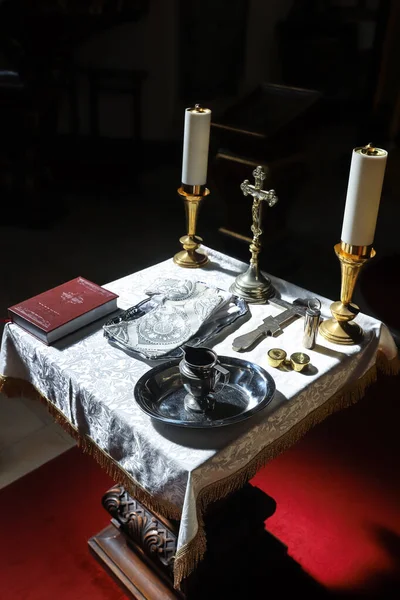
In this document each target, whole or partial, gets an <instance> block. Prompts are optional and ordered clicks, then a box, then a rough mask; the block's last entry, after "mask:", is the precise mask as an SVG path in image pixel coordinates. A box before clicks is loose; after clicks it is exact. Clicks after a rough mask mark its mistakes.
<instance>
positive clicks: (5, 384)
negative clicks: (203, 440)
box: [0, 375, 181, 521]
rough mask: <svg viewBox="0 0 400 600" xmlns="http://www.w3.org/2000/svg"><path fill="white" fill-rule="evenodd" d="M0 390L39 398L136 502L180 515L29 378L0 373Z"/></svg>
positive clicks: (170, 515) (169, 514) (172, 515)
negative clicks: (139, 480)
mask: <svg viewBox="0 0 400 600" xmlns="http://www.w3.org/2000/svg"><path fill="white" fill-rule="evenodd" d="M1 392H2V393H3V394H5V396H7V397H9V398H16V397H20V396H23V397H24V398H30V399H32V400H40V401H41V402H42V403H43V404H44V405H45V406H46V408H47V410H48V411H49V413H50V414H51V416H52V417H53V419H54V420H55V421H56V422H57V423H58V424H59V425H61V427H62V428H63V429H64V431H66V432H67V433H68V434H69V435H70V436H71V437H72V438H73V439H74V440H75V441H76V442H77V445H78V447H79V448H80V449H81V450H82V451H83V452H85V453H87V454H89V455H90V456H92V457H93V458H94V459H95V460H96V462H97V463H98V464H99V465H100V467H101V468H102V469H104V470H105V471H106V473H107V475H109V476H110V477H111V479H112V480H113V481H115V482H118V483H120V484H122V485H123V486H124V487H125V489H126V490H127V492H128V493H129V494H130V495H131V496H133V497H135V498H136V499H137V500H139V502H143V504H145V506H147V507H148V508H149V509H150V510H152V511H153V512H155V513H159V514H161V515H163V516H164V517H166V518H168V519H174V520H177V521H178V520H179V519H180V518H181V511H180V510H179V509H178V508H177V507H176V506H174V505H173V504H172V503H170V502H168V501H167V500H162V499H159V498H155V497H154V496H152V495H151V494H149V492H147V491H146V490H145V489H143V488H142V487H141V486H140V484H139V483H137V482H135V481H134V480H133V478H132V476H131V475H129V474H128V473H127V472H126V471H125V469H123V468H122V467H121V466H120V465H119V464H118V463H117V462H116V461H115V460H114V459H113V458H112V457H111V456H110V455H109V454H108V453H107V452H105V451H104V450H102V449H101V448H100V447H99V446H98V445H97V444H96V442H94V441H93V440H92V439H91V438H89V437H88V436H87V435H85V434H82V433H80V432H79V430H78V429H77V428H76V427H74V425H72V423H70V421H68V419H67V418H66V417H65V416H64V415H63V413H62V412H61V411H60V410H59V409H58V408H57V407H56V406H55V405H54V404H53V403H52V402H50V400H47V398H46V397H45V396H43V395H42V394H41V393H40V392H39V391H38V390H37V389H36V388H35V387H34V385H33V384H31V383H30V382H29V381H25V380H24V379H17V378H14V377H5V376H4V375H0V393H1Z"/></svg>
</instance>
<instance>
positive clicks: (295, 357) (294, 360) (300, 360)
mask: <svg viewBox="0 0 400 600" xmlns="http://www.w3.org/2000/svg"><path fill="white" fill-rule="evenodd" d="M290 364H291V365H292V368H293V370H294V371H297V372H298V373H301V372H302V371H303V370H304V369H305V368H306V367H307V366H308V365H309V364H310V357H309V356H308V354H304V352H295V353H294V354H292V355H291V356H290Z"/></svg>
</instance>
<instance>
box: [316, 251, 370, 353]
mask: <svg viewBox="0 0 400 600" xmlns="http://www.w3.org/2000/svg"><path fill="white" fill-rule="evenodd" d="M335 253H336V256H337V257H338V259H339V261H340V267H341V281H342V283H341V289H340V301H337V302H333V303H332V304H331V307H330V308H331V313H332V318H331V319H327V320H325V321H323V322H322V323H321V325H320V328H319V331H320V333H321V335H322V336H323V337H324V338H325V339H326V340H328V341H329V342H333V343H334V344H357V343H358V342H360V341H361V339H362V337H363V330H362V329H361V327H360V326H359V325H358V324H357V323H353V322H352V321H353V319H355V317H356V316H357V315H358V313H359V312H360V309H359V307H358V306H357V305H356V304H354V303H353V302H352V298H353V293H354V289H355V286H356V283H357V279H358V276H359V274H360V271H361V269H362V268H363V266H364V265H365V263H366V262H367V261H368V260H369V259H370V258H373V257H374V256H375V250H374V249H373V248H372V246H351V245H349V244H346V243H344V242H341V243H340V244H336V246H335Z"/></svg>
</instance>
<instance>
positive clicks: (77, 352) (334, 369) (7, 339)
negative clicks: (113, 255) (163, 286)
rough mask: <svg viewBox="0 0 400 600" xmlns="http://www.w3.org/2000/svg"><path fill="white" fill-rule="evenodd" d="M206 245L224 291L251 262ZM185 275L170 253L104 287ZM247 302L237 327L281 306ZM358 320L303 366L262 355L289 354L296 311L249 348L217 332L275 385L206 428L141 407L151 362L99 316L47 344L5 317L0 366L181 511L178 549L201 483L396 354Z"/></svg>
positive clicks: (380, 330)
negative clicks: (180, 424)
mask: <svg viewBox="0 0 400 600" xmlns="http://www.w3.org/2000/svg"><path fill="white" fill-rule="evenodd" d="M206 250H207V249H206ZM207 251H208V254H209V257H210V262H209V264H208V265H207V266H206V267H205V268H203V269H202V271H201V278H202V280H203V281H204V282H205V283H207V284H208V285H211V286H216V287H219V288H221V289H225V290H229V286H230V285H231V283H232V282H233V280H234V278H235V277H236V276H237V275H238V274H239V273H241V272H242V271H243V270H245V269H246V268H247V265H245V264H244V263H242V262H240V261H237V260H234V259H232V258H229V257H227V256H225V255H223V254H220V253H218V252H215V251H213V250H210V249H208V250H207ZM183 274H184V278H185V279H190V280H191V281H197V279H198V278H199V271H197V272H193V273H191V272H188V271H187V270H186V271H183V269H181V268H180V267H178V266H177V265H175V264H174V262H173V261H172V259H170V260H167V261H165V262H162V263H160V264H157V265H155V266H152V267H150V268H148V269H145V270H143V271H140V272H138V273H134V274H133V275H129V276H127V277H124V278H122V279H119V280H118V281H114V282H113V283H110V284H108V285H106V286H105V287H106V288H107V289H109V290H111V291H113V292H115V293H117V294H119V306H120V308H124V309H126V308H128V307H130V306H133V305H134V304H136V303H138V302H139V301H141V300H143V299H144V298H145V297H146V290H147V287H148V285H149V281H154V280H155V279H157V278H163V279H167V278H174V279H175V278H180V279H182V278H183ZM271 280H272V283H273V284H274V286H275V288H276V289H277V291H278V293H279V294H280V295H281V297H282V298H283V299H285V300H288V301H292V300H293V299H296V298H307V297H310V295H312V296H313V297H315V296H316V297H318V298H319V299H320V300H321V303H322V315H323V316H325V317H328V316H330V311H329V306H330V304H331V301H330V300H327V299H326V298H323V297H321V296H318V294H315V293H314V292H313V293H312V294H310V292H307V291H306V290H304V289H301V288H299V287H297V286H294V285H291V284H289V283H287V282H285V281H283V280H280V279H276V278H274V277H271ZM250 309H251V315H252V316H251V319H250V320H248V321H247V322H246V323H244V324H243V325H242V327H241V328H240V334H244V333H246V332H248V331H251V330H253V329H254V328H255V327H257V326H258V325H259V324H261V322H262V319H263V318H265V317H266V316H267V315H276V314H278V313H279V312H280V309H279V308H278V307H274V306H272V305H264V306H263V305H254V306H251V307H250ZM357 322H358V323H359V324H360V325H361V326H362V327H363V329H364V331H365V332H366V335H365V337H364V339H363V341H362V343H361V345H354V346H336V345H334V344H331V343H329V342H327V341H325V340H324V339H323V338H322V337H319V338H318V343H317V345H316V347H315V348H314V349H313V350H309V351H307V353H308V354H309V355H310V357H311V362H312V369H311V370H310V371H309V372H308V373H307V374H303V373H296V372H293V371H292V372H290V371H289V372H285V371H280V370H277V369H273V368H271V367H269V366H268V364H267V351H268V350H269V349H270V348H273V347H276V346H279V347H281V348H283V349H285V350H286V352H287V354H288V355H290V354H291V353H292V352H295V351H299V350H301V349H302V337H303V320H302V319H298V320H297V321H295V322H294V323H292V324H291V325H289V326H288V327H287V328H286V329H285V331H284V333H283V335H282V336H281V337H280V338H279V339H275V338H265V339H264V340H263V341H262V342H261V343H260V344H259V345H258V346H257V347H256V348H255V349H254V350H252V351H251V352H248V353H246V354H245V355H241V354H239V353H236V352H235V351H233V350H232V340H233V339H234V337H236V336H237V335H238V331H237V330H236V331H235V332H233V333H230V335H229V336H227V337H226V338H225V339H221V340H220V341H219V343H218V344H217V345H215V346H214V349H215V350H216V352H217V353H218V354H220V355H226V356H234V357H237V358H242V357H245V358H246V359H247V360H250V361H253V362H255V363H258V364H259V365H261V366H262V367H263V368H265V369H266V370H268V371H269V372H270V373H271V375H272V377H273V378H274V379H275V383H276V388H277V391H276V394H275V397H274V399H273V401H272V402H271V403H270V404H269V405H268V406H267V407H266V408H265V409H264V410H263V411H260V412H259V413H257V414H256V415H254V416H253V417H252V418H251V419H249V420H247V421H244V422H242V423H238V424H235V425H232V426H229V427H224V428H221V429H219V430H213V431H209V432H203V431H198V430H190V431H189V430H185V429H180V428H176V427H171V426H169V427H168V426H167V425H163V424H161V423H157V422H155V421H152V420H151V419H150V418H149V417H148V416H147V415H146V414H144V413H143V412H142V411H141V410H140V408H139V407H138V405H137V404H136V402H135V400H134V394H133V392H134V387H135V383H136V382H137V380H138V379H139V377H141V376H142V375H143V374H144V373H145V372H146V371H148V370H149V369H150V366H149V365H148V364H147V363H146V362H145V361H141V360H137V359H134V358H132V357H130V356H127V355H126V354H125V353H124V352H121V351H120V350H119V349H117V348H114V347H113V346H112V345H110V344H109V343H108V342H107V340H106V339H105V338H104V336H103V332H102V329H101V324H100V325H99V324H95V326H94V329H93V326H92V327H90V326H89V327H87V328H85V329H84V330H81V331H80V332H77V333H76V334H73V335H72V336H70V338H69V339H68V343H66V341H65V340H64V343H63V344H59V345H55V346H52V347H48V346H45V345H44V344H42V343H41V342H40V341H38V340H36V339H35V338H34V337H33V336H31V335H30V334H29V333H27V332H25V331H24V330H23V329H21V328H20V327H18V326H17V325H14V324H8V325H7V326H6V327H5V330H4V335H3V340H2V346H1V353H0V373H1V374H3V375H5V376H10V377H15V378H21V379H24V380H27V381H29V382H31V383H32V384H33V385H34V386H35V387H36V388H37V390H39V392H40V393H41V394H42V395H43V396H45V397H46V398H47V399H48V400H49V401H50V402H52V403H54V405H55V406H56V407H58V409H59V410H60V411H61V412H62V413H63V414H64V415H65V417H66V418H67V419H68V421H69V422H70V423H72V425H74V426H75V427H76V428H78V429H79V431H80V432H82V434H87V435H89V436H90V437H91V439H92V440H93V441H94V442H95V443H96V444H97V445H98V446H99V447H100V448H101V449H102V450H104V451H105V452H106V453H107V454H108V455H110V456H111V457H112V458H113V459H114V461H115V462H116V463H117V464H118V465H119V466H120V467H121V468H122V469H124V470H125V472H126V473H128V474H129V476H130V477H131V478H132V481H133V482H135V483H136V484H139V486H141V487H142V488H144V490H146V491H147V492H149V494H150V495H151V496H152V497H153V498H155V499H158V500H160V502H161V503H162V502H163V501H166V503H169V504H170V505H172V506H174V507H175V508H176V510H177V511H179V513H180V514H181V521H180V530H179V539H178V554H179V552H180V551H182V550H183V549H185V547H186V545H187V544H188V543H189V542H191V541H192V540H193V539H194V538H196V535H197V533H198V532H201V529H200V527H201V525H200V520H199V515H198V506H199V505H198V503H197V502H196V500H197V498H198V497H199V494H200V493H201V492H202V490H204V491H205V489H206V488H207V489H210V487H209V486H211V485H212V484H214V483H216V482H221V481H222V480H224V479H225V478H228V477H230V476H232V475H234V474H235V473H237V472H238V471H240V470H243V469H244V468H246V465H248V464H249V463H251V461H253V459H255V457H256V456H258V455H259V453H260V452H261V451H263V450H265V449H268V447H269V446H271V447H272V445H273V444H275V443H276V442H277V441H279V439H280V438H282V437H283V436H288V435H289V436H290V433H291V431H293V430H294V428H295V427H296V426H298V425H299V424H301V423H303V422H306V420H307V419H308V418H309V417H311V416H312V415H313V414H314V413H315V411H317V410H318V409H320V408H321V407H323V405H324V404H325V403H327V401H328V400H329V399H330V398H331V397H332V396H333V395H334V394H335V393H337V392H339V391H340V390H341V389H342V388H343V387H344V386H345V385H346V384H348V383H351V382H354V381H356V380H357V379H358V378H360V377H361V376H362V375H363V374H364V373H366V371H367V370H368V369H369V368H370V367H371V366H373V365H374V364H375V363H376V360H377V352H378V351H381V352H383V353H384V354H385V355H386V357H387V358H388V359H391V358H394V357H395V356H396V355H397V349H396V346H395V344H394V341H393V339H392V337H391V335H390V333H389V331H388V329H387V328H386V327H385V325H383V324H382V323H381V322H379V321H377V320H375V319H373V318H371V317H368V316H366V315H362V314H360V315H359V316H358V317H357ZM166 516H168V515H166ZM192 546H193V544H192V545H191V546H190V547H192ZM175 568H176V566H175Z"/></svg>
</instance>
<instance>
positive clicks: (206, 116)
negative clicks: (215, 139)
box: [182, 104, 211, 185]
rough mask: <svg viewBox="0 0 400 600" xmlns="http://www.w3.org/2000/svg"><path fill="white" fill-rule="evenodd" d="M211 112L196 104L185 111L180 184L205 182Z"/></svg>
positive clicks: (202, 183)
mask: <svg viewBox="0 0 400 600" xmlns="http://www.w3.org/2000/svg"><path fill="white" fill-rule="evenodd" d="M210 125H211V110H210V109H209V108H201V107H200V106H199V105H198V104H196V106H195V107H194V108H187V109H186V111H185V133H184V138H183V160H182V183H185V184H187V185H205V184H206V181H207V165H208V146H209V143H210Z"/></svg>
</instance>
